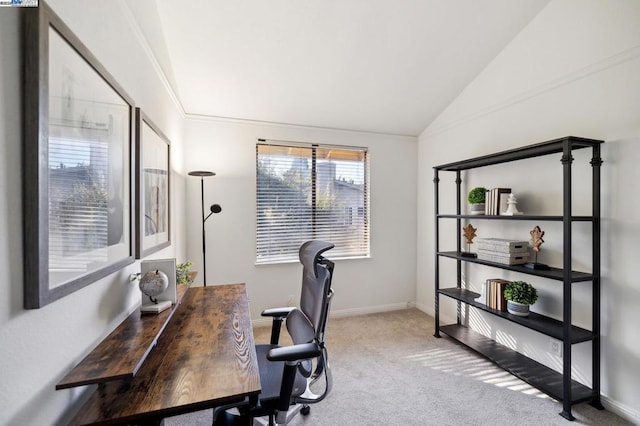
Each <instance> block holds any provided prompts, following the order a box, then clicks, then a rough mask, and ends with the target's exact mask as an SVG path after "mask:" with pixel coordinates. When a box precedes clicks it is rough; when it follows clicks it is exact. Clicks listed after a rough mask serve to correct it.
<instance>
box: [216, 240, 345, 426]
mask: <svg viewBox="0 0 640 426" xmlns="http://www.w3.org/2000/svg"><path fill="white" fill-rule="evenodd" d="M333 246H334V245H333V244H331V243H327V242H324V241H318V240H312V241H307V242H306V243H304V244H303V245H302V246H301V247H300V262H301V263H302V265H303V271H302V290H301V295H300V308H297V307H286V308H274V309H267V310H265V311H264V312H262V315H263V316H266V317H271V318H273V322H272V327H271V342H270V343H269V344H262V345H256V353H257V356H258V365H259V368H260V383H261V387H262V391H261V393H260V395H259V397H258V401H257V402H255V403H252V402H249V401H245V403H243V404H241V405H240V406H238V407H235V408H236V409H237V410H233V411H230V410H228V408H229V407H222V408H220V409H217V410H215V411H214V422H213V424H214V425H216V426H219V425H239V424H243V425H250V424H252V423H253V421H254V419H257V418H260V417H265V416H266V417H267V418H268V420H267V421H268V422H269V424H270V425H273V424H274V421H275V423H277V424H286V423H288V422H289V420H290V419H291V418H292V417H293V416H294V415H296V414H297V413H298V412H301V413H302V414H305V415H306V414H308V413H309V406H308V404H311V403H316V402H319V401H321V400H323V399H324V398H325V397H326V396H327V394H328V393H329V392H330V391H331V386H332V377H331V370H330V369H329V359H328V354H327V348H326V346H325V331H326V326H327V319H328V317H329V309H330V307H331V300H332V297H333V290H332V288H331V278H332V276H333V267H334V264H333V262H331V261H330V260H328V259H326V258H324V257H323V256H322V254H323V253H324V252H326V251H327V250H330V249H331V248H333ZM282 321H285V324H286V327H287V331H288V333H289V335H290V337H291V340H292V342H293V345H291V346H280V345H279V340H280V328H281V325H282ZM323 379H324V380H323ZM317 382H319V383H318V384H317V385H314V384H315V383H317ZM322 382H324V383H322ZM311 385H314V387H313V390H312V389H311ZM314 391H315V392H314ZM316 392H318V393H316Z"/></svg>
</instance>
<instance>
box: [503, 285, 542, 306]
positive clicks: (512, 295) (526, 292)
mask: <svg viewBox="0 0 640 426" xmlns="http://www.w3.org/2000/svg"><path fill="white" fill-rule="evenodd" d="M504 298H505V299H507V300H511V301H512V302H516V303H524V304H525V305H533V304H534V303H536V300H538V290H536V289H535V287H534V286H532V285H531V284H529V283H527V282H524V281H511V282H509V283H508V284H507V285H506V287H505V289H504Z"/></svg>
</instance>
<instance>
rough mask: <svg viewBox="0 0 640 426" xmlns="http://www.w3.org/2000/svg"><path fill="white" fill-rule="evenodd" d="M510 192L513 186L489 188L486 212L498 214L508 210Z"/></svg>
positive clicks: (485, 203)
mask: <svg viewBox="0 0 640 426" xmlns="http://www.w3.org/2000/svg"><path fill="white" fill-rule="evenodd" d="M509 194H511V188H493V189H488V190H487V194H486V195H485V201H484V214H486V215H494V216H497V215H501V214H503V213H504V212H506V211H507V207H508V205H507V200H508V199H509Z"/></svg>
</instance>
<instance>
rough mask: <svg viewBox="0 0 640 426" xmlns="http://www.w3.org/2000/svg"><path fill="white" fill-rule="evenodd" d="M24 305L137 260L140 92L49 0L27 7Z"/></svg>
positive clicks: (33, 306) (59, 295)
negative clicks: (136, 98) (133, 92)
mask: <svg viewBox="0 0 640 426" xmlns="http://www.w3.org/2000/svg"><path fill="white" fill-rule="evenodd" d="M23 12H24V27H23V29H24V33H23V34H24V40H23V45H24V72H25V80H24V128H25V129H24V144H23V146H24V153H23V212H24V225H23V227H24V232H23V238H24V307H25V308H26V309H36V308H41V307H43V306H45V305H47V304H49V303H51V302H53V301H55V300H58V299H60V298H62V297H64V296H66V295H68V294H70V293H72V292H74V291H76V290H79V289H81V288H83V287H85V286H87V285H89V284H91V283H93V282H95V281H97V280H99V279H101V278H104V277H106V276H108V275H109V274H112V273H114V272H116V271H118V270H120V269H122V268H124V267H125V266H126V265H129V264H131V263H133V262H134V239H133V232H134V226H135V222H134V217H133V210H134V209H133V207H132V206H133V205H134V204H133V203H134V200H133V191H132V185H133V167H132V158H133V143H132V138H133V131H134V128H133V126H134V109H135V107H134V102H133V100H132V98H131V97H130V96H129V95H127V94H126V92H125V91H124V89H123V88H122V87H121V86H120V85H119V84H118V83H117V82H116V80H115V79H114V78H113V76H112V75H111V74H110V73H109V72H108V71H107V70H106V69H105V68H104V66H102V64H101V63H100V62H99V61H98V60H97V58H96V57H95V56H94V55H93V54H92V53H91V52H90V51H89V49H87V47H86V46H85V45H84V44H83V43H82V42H81V41H80V39H79V38H78V37H77V36H76V35H75V34H74V33H73V32H72V31H71V30H70V29H69V27H67V25H65V24H64V22H62V20H61V19H60V18H59V17H58V16H57V15H56V14H55V13H54V12H53V11H52V10H51V8H50V7H49V6H48V5H46V4H45V3H44V2H41V3H40V6H39V7H38V8H34V9H25V10H24V11H23Z"/></svg>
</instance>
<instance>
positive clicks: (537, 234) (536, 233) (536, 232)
mask: <svg viewBox="0 0 640 426" xmlns="http://www.w3.org/2000/svg"><path fill="white" fill-rule="evenodd" d="M529 235H531V245H532V246H533V251H535V252H536V253H538V252H539V251H540V250H541V249H540V246H541V245H542V244H543V243H544V240H543V239H542V237H544V231H543V230H542V229H540V227H539V226H537V225H536V226H535V227H534V228H533V229H532V230H531V231H529Z"/></svg>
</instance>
